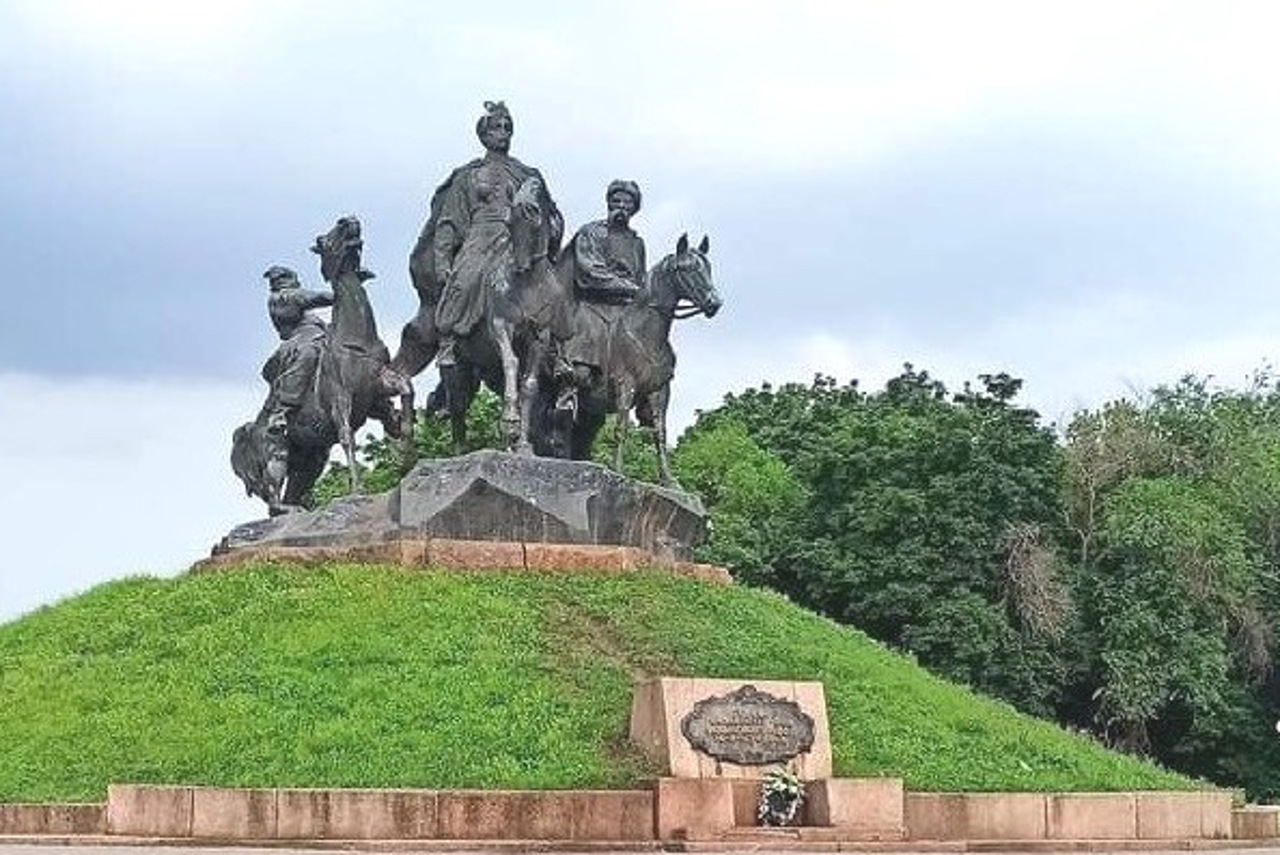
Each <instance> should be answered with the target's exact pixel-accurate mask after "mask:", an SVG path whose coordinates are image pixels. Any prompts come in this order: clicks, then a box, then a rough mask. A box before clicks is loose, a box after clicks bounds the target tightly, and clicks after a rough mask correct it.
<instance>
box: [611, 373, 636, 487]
mask: <svg viewBox="0 0 1280 855" xmlns="http://www.w3.org/2000/svg"><path fill="white" fill-rule="evenodd" d="M634 403H635V392H634V391H633V390H632V389H631V388H629V387H626V386H623V387H620V388H619V389H618V421H617V424H615V425H614V441H615V442H616V443H617V447H616V448H614V449H613V469H614V471H615V472H617V473H618V474H622V450H623V447H624V446H625V445H626V444H627V429H628V428H629V427H630V421H631V407H632V406H633V405H634Z"/></svg>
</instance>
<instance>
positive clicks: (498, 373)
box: [231, 102, 721, 515]
mask: <svg viewBox="0 0 1280 855" xmlns="http://www.w3.org/2000/svg"><path fill="white" fill-rule="evenodd" d="M484 106H485V112H484V115H483V116H481V117H480V119H479V121H478V122H477V123H476V135H477V136H478V137H479V139H480V143H481V145H483V147H484V149H485V151H484V154H483V156H481V157H479V158H476V159H475V160H472V161H471V162H469V163H467V164H465V165H463V166H460V167H458V168H457V169H455V170H453V171H452V172H451V173H450V174H449V176H448V177H447V178H446V179H445V181H444V183H443V184H441V185H440V186H439V188H438V189H437V190H436V191H435V193H434V194H433V195H432V197H431V204H430V211H429V214H428V217H427V221H426V224H425V225H424V226H423V228H422V232H421V234H420V235H419V237H418V240H417V242H416V243H415V245H414V247H413V250H412V251H411V253H410V256H409V273H410V278H411V280H412V283H413V287H414V289H415V290H416V292H417V294H418V299H419V306H418V311H417V313H416V314H415V315H414V317H413V318H412V319H411V320H410V321H409V322H408V323H407V324H405V326H404V330H403V332H402V333H401V339H400V347H399V350H398V351H397V353H396V354H395V356H394V358H393V357H391V355H390V353H389V351H388V349H387V347H386V345H384V344H383V343H382V341H381V340H380V339H379V337H378V330H377V324H376V322H375V320H374V316H373V311H372V309H371V307H370V305H369V299H368V294H367V293H366V291H365V287H364V283H365V281H367V280H368V279H371V278H373V274H372V273H370V272H369V271H367V270H365V269H364V267H363V266H362V265H361V252H362V249H363V238H362V235H361V228H360V223H359V221H358V220H356V219H355V218H354V217H343V218H342V219H339V220H338V221H337V223H336V225H334V227H333V228H332V229H330V230H329V231H328V232H327V233H326V234H323V235H321V236H319V237H317V238H316V242H315V245H314V246H312V250H313V251H314V252H315V253H317V254H318V255H319V256H320V272H321V276H322V278H323V279H324V281H325V282H326V283H327V285H328V286H329V289H328V290H314V291H313V290H309V289H307V288H304V287H303V286H302V284H301V283H300V281H299V280H298V276H297V274H296V273H295V272H294V271H292V270H289V269H288V268H285V267H281V266H273V267H271V268H270V269H269V270H267V271H266V273H265V274H264V277H265V278H266V280H267V283H268V287H269V296H268V299H267V307H268V312H269V314H270V317H271V320H272V323H273V324H274V325H275V328H276V330H277V332H278V333H279V335H280V345H279V346H278V347H277V348H276V351H275V352H274V353H273V354H272V355H271V357H270V358H269V359H268V360H267V362H266V364H265V365H264V366H263V369H262V376H263V379H264V380H266V381H267V383H268V385H269V387H270V390H269V392H268V394H267V399H266V402H265V403H264V404H263V407H262V409H261V411H260V412H259V413H258V416H257V418H256V419H255V420H254V421H252V422H250V423H248V424H245V425H242V426H241V427H239V428H237V429H236V431H235V434H234V436H233V442H232V454H231V463H232V468H233V469H234V470H235V472H236V474H237V475H238V476H239V477H240V479H241V480H242V481H243V482H244V484H245V488H246V490H247V491H248V492H249V494H250V495H255V496H258V497H259V498H261V499H262V500H263V501H265V502H266V503H267V506H268V509H269V510H270V512H271V513H272V514H273V515H275V514H279V513H285V512H288V511H291V510H295V509H297V508H298V507H299V506H300V505H301V502H302V501H303V498H304V497H305V496H306V494H307V492H308V491H309V490H310V489H311V487H312V485H313V484H314V483H315V481H316V479H317V478H319V476H320V474H321V472H322V471H323V470H324V466H325V463H326V462H327V460H328V457H329V452H330V450H331V449H332V447H333V445H334V444H335V443H341V444H342V447H343V450H344V452H345V454H346V457H347V461H348V464H349V466H348V472H349V473H350V477H351V479H352V488H353V490H357V491H358V490H359V487H360V484H359V469H358V467H357V466H356V465H355V451H356V449H355V432H356V431H357V430H358V429H359V428H360V427H361V426H362V425H363V424H364V423H365V422H366V421H367V420H368V419H370V418H373V419H377V420H379V421H381V422H382V424H383V427H384V429H385V430H386V433H387V435H388V436H390V437H393V438H396V439H398V440H399V442H400V443H401V449H402V452H401V453H402V455H403V456H404V457H405V459H406V462H407V461H408V460H409V459H411V455H412V453H413V441H412V430H413V420H414V409H413V408H414V397H413V386H412V382H411V381H412V378H413V377H415V376H416V375H418V374H419V373H421V372H422V371H423V370H424V369H425V368H426V367H427V366H428V365H430V364H431V362H432V361H433V360H434V361H435V362H436V364H437V366H438V367H439V371H440V380H441V382H440V385H439V386H438V387H437V388H436V390H435V391H434V392H432V394H431V396H430V397H429V399H428V407H429V408H430V409H432V410H433V411H435V412H437V413H447V414H448V416H449V418H450V420H451V424H452V432H453V441H454V445H455V448H457V449H461V448H462V447H463V445H464V443H465V431H466V413H467V409H468V408H469V406H470V404H471V401H472V399H473V398H474V396H475V394H476V392H477V391H478V390H479V388H480V384H482V383H483V384H485V385H487V386H489V387H490V388H491V389H493V390H494V391H495V392H497V393H498V394H499V395H500V396H501V399H502V428H503V434H504V437H505V440H506V443H507V448H508V450H511V451H516V452H519V453H523V454H538V455H542V456H549V457H562V458H569V459H574V460H584V459H587V458H589V457H590V454H591V446H592V443H593V441H594V439H595V437H596V434H597V433H598V432H599V430H600V428H601V426H602V425H603V424H604V421H605V417H606V415H607V414H608V413H611V412H612V413H617V415H618V419H617V425H618V440H619V441H618V455H619V456H618V459H617V460H616V461H615V467H620V465H621V450H622V439H623V436H624V434H625V432H626V430H627V429H628V421H629V414H630V413H631V412H632V411H633V410H634V411H635V414H636V418H637V420H638V421H639V422H640V423H641V424H643V425H646V426H648V427H651V428H653V431H654V442H655V446H656V448H657V452H658V462H659V471H660V477H661V479H662V481H663V483H664V484H668V485H669V484H671V483H672V480H671V474H670V470H669V468H668V463H667V449H666V445H667V443H666V440H667V437H666V412H667V403H668V400H669V396H670V390H671V379H672V377H673V376H674V373H675V362H676V360H675V353H674V351H673V350H672V348H671V344H670V340H669V336H670V331H671V324H672V321H674V320H676V319H680V318H688V317H692V316H695V315H699V314H702V315H706V316H707V317H711V316H713V315H715V314H716V312H717V311H718V310H719V309H720V305H721V301H720V296H719V294H718V293H717V292H716V289H715V286H714V284H713V282H712V277H711V265H710V262H709V261H708V258H707V254H708V249H709V243H708V240H707V239H706V238H705V237H704V238H703V239H702V241H701V242H700V243H699V244H698V245H697V246H693V245H691V244H690V242H689V239H688V237H687V236H683V237H681V238H680V240H679V241H678V242H677V244H676V247H675V251H674V252H673V253H670V254H669V255H666V256H665V257H664V258H662V260H661V261H659V262H658V263H657V264H656V265H654V266H653V267H652V268H648V267H646V252H645V244H644V240H643V239H642V238H641V237H640V235H638V234H637V233H636V232H635V230H634V229H633V228H632V226H631V220H632V218H633V217H634V216H635V214H636V213H637V212H638V211H639V210H640V204H641V199H642V196H641V192H640V187H639V186H638V185H637V184H636V183H635V182H634V181H614V182H612V183H610V184H609V186H608V187H607V188H606V191H605V207H606V213H605V217H604V218H603V219H601V220H597V221H594V222H590V223H587V224H586V225H584V226H583V227H582V228H580V229H578V231H577V232H576V233H575V234H574V235H573V236H572V238H570V240H569V242H568V243H567V244H564V245H563V246H562V243H563V238H564V219H563V217H562V216H561V214H560V211H559V209H558V208H557V207H556V204H555V201H554V200H553V198H552V195H551V191H550V189H549V188H548V187H547V184H546V181H545V180H544V179H543V177H542V174H541V173H540V172H539V171H538V170H537V169H534V168H533V167H530V166H527V165H525V164H524V163H521V162H520V161H519V160H517V159H516V158H515V157H512V156H511V153H510V147H511V139H512V135H513V132H514V123H513V121H512V117H511V113H510V112H509V111H508V109H507V108H506V106H505V105H504V104H502V102H496V103H494V102H486V103H485V105H484ZM324 307H330V308H331V317H330V320H329V322H328V323H327V324H326V323H325V322H324V321H323V320H322V319H321V318H320V317H319V316H318V315H317V314H316V311H317V310H318V309H321V308H324Z"/></svg>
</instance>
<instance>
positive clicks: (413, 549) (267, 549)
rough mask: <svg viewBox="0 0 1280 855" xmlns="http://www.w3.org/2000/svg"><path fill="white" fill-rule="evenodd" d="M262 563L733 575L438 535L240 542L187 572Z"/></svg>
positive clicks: (615, 554) (582, 547)
mask: <svg viewBox="0 0 1280 855" xmlns="http://www.w3.org/2000/svg"><path fill="white" fill-rule="evenodd" d="M263 562H279V563H286V564H303V565H314V564H329V563H355V564H366V563H369V564H398V565H400V566H402V567H414V568H441V569H448V570H530V571H540V572H574V571H589V572H597V573H631V572H635V571H637V570H646V569H653V570H663V571H666V572H668V573H674V574H675V575H677V576H688V577H690V578H693V579H700V580H702V581H704V582H713V583H716V584H720V585H729V584H732V582H733V577H732V576H730V575H729V571H728V570H725V569H724V568H723V567H716V566H714V565H711V564H696V563H693V562H689V561H672V560H670V559H667V558H663V557H661V556H658V555H655V554H653V553H652V552H649V551H647V550H645V549H641V548H639V547H636V546H602V545H597V544H588V543H521V542H518V541H504V540H453V539H450V538H444V537H433V538H395V539H391V540H384V541H377V542H371V543H363V544H358V545H351V546H261V547H256V546H243V547H238V548H236V549H234V550H231V551H230V552H222V553H219V554H217V555H213V556H211V557H209V558H205V559H202V560H200V561H197V562H196V563H195V564H193V565H191V571H192V572H193V573H197V572H207V571H210V570H226V569H231V568H235V567H241V566H243V565H245V564H255V563H263Z"/></svg>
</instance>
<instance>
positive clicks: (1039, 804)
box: [0, 778, 1280, 848]
mask: <svg viewBox="0 0 1280 855" xmlns="http://www.w3.org/2000/svg"><path fill="white" fill-rule="evenodd" d="M759 789H760V783H759V781H753V780H747V779H729V778H701V779H698V778H663V779H659V780H658V781H657V782H656V783H655V786H654V789H653V790H565V791H550V790H306V789H258V790H253V789H221V788H214V787H173V786H142V785H112V786H111V787H110V789H109V792H108V797H107V802H106V804H105V805H95V804H9V805H0V835H50V836H72V835H100V834H103V833H106V834H109V835H120V836H130V837H155V838H171V839H191V840H209V841H214V840H222V841H236V840H244V841H252V840H297V841H301V840H558V841H613V842H616V843H623V842H633V843H634V842H644V841H655V840H680V839H683V840H688V841H699V840H701V841H714V840H721V841H731V840H735V839H737V838H736V837H734V835H739V836H740V835H742V834H750V833H751V829H752V828H753V827H754V823H755V805H756V801H757V799H758V798H759ZM801 821H802V822H803V823H804V824H805V825H806V828H804V829H801V830H800V831H801V832H809V833H810V837H811V838H812V839H813V840H818V839H821V841H825V842H831V841H836V840H838V841H882V842H885V843H886V844H888V843H891V842H892V841H902V840H904V839H905V840H906V841H908V843H906V844H901V845H909V842H911V841H918V842H921V843H922V844H927V845H950V844H952V843H960V842H964V841H1021V842H1024V843H1027V844H1031V843H1032V842H1034V841H1040V842H1041V843H1040V844H1039V845H1040V846H1041V848H1045V847H1047V848H1053V845H1054V841H1059V842H1062V845H1068V843H1067V841H1077V842H1078V841H1103V842H1105V841H1157V842H1158V841H1195V840H1215V839H1227V838H1230V839H1235V840H1251V841H1257V840H1275V839H1277V838H1280V808H1277V807H1257V806H1250V807H1247V808H1241V809H1236V810H1234V811H1233V810H1232V808H1231V796H1230V794H1229V793H1225V792H1216V791H1206V792H1196V793H1185V792H1183V793H1178V792H1140V793H1065V794H1064V793H1048V794H1041V793H904V792H903V790H902V782H901V781H900V780H897V779H891V778H890V779H884V778H880V779H839V778H833V779H828V780H823V781H813V782H810V783H809V785H808V802H807V804H806V805H805V808H804V812H803V815H802V817H801ZM815 834H816V835H818V836H817V837H813V835H815ZM993 845H994V844H993ZM1117 845H1118V844H1117ZM1131 845H1139V844H1137V843H1134V844H1131ZM1153 845H1154V844H1153ZM1170 845H1172V844H1170Z"/></svg>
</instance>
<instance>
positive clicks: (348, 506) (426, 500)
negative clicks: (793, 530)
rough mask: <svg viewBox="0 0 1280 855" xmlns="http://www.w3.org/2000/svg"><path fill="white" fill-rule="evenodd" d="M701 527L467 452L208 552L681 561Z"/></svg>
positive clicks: (570, 473)
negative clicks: (502, 552)
mask: <svg viewBox="0 0 1280 855" xmlns="http://www.w3.org/2000/svg"><path fill="white" fill-rule="evenodd" d="M705 528H706V524H705V514H704V511H703V508H702V503H701V502H700V501H699V500H698V498H697V497H696V496H693V495H690V494H688V493H684V492H682V491H680V490H673V489H668V488H665V487H659V486H657V485H655V484H645V483H642V482H639V481H634V480H632V479H630V478H626V477H624V476H622V475H619V474H618V473H616V472H614V471H612V470H610V469H607V468H605V467H604V466H601V465H600V464H598V463H589V462H583V461H574V460H554V459H549V458H544V457H528V456H523V455H516V454H508V453H506V452H501V451H477V452H475V453H473V454H468V455H466V456H465V457H456V458H448V459H442V460H425V461H423V462H421V463H419V464H418V465H417V466H415V467H414V468H413V470H412V471H411V472H409V474H408V475H406V476H405V477H404V479H403V480H402V481H401V482H400V484H399V485H398V486H397V487H395V488H394V489H392V490H390V491H388V492H386V493H380V494H378V495H372V496H349V497H346V498H342V499H338V500H336V501H334V502H333V503H331V504H330V505H329V506H328V507H326V508H323V509H321V510H318V511H312V512H304V513H296V514H288V515H285V516H280V517H275V518H272V519H265V520H256V521H254V522H250V523H245V524H243V525H240V526H237V527H236V528H234V529H232V530H231V532H230V533H228V534H227V536H226V537H224V538H223V539H222V541H221V542H220V543H219V544H218V545H217V546H215V547H214V549H213V553H214V555H215V556H217V555H224V554H227V553H233V552H235V551H237V550H259V551H261V550H264V549H270V548H273V547H286V548H287V547H306V548H346V549H349V548H352V547H368V546H374V545H378V544H384V543H391V542H400V541H418V542H421V541H426V540H438V541H462V542H475V541H493V542H503V543H509V544H515V545H517V546H520V545H522V544H524V545H529V544H578V545H590V546H616V547H630V548H636V549H641V550H644V551H645V552H646V553H648V554H650V555H652V556H653V557H654V558H655V559H657V560H658V561H665V562H687V561H688V560H689V559H690V558H691V557H692V552H693V549H694V547H695V546H697V545H698V544H699V543H700V542H701V541H702V539H703V536H704V534H705ZM521 548H523V547H521ZM522 560H523V559H522Z"/></svg>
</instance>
